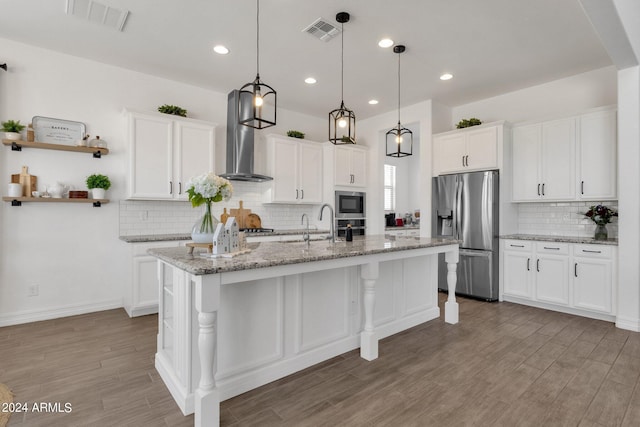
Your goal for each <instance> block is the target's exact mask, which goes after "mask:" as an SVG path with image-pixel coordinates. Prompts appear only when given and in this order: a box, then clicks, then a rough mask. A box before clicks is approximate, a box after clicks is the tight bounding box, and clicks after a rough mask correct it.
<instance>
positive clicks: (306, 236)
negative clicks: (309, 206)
mask: <svg viewBox="0 0 640 427" xmlns="http://www.w3.org/2000/svg"><path fill="white" fill-rule="evenodd" d="M305 218H306V219H307V231H306V233H302V240H304V241H305V242H307V248H308V247H309V245H310V244H311V235H310V234H309V216H308V215H307V214H306V213H303V214H302V222H301V223H302V225H304V220H305Z"/></svg>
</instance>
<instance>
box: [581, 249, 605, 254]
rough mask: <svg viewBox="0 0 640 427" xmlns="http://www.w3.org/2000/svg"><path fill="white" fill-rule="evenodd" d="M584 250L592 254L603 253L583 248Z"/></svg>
mask: <svg viewBox="0 0 640 427" xmlns="http://www.w3.org/2000/svg"><path fill="white" fill-rule="evenodd" d="M582 252H587V253H590V254H601V253H602V251H590V250H588V249H583V250H582Z"/></svg>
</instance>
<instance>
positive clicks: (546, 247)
mask: <svg viewBox="0 0 640 427" xmlns="http://www.w3.org/2000/svg"><path fill="white" fill-rule="evenodd" d="M544 248H545V249H553V250H554V251H559V250H560V248H550V247H548V246H545V247H544Z"/></svg>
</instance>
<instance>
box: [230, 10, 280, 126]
mask: <svg viewBox="0 0 640 427" xmlns="http://www.w3.org/2000/svg"><path fill="white" fill-rule="evenodd" d="M256 70H257V71H256V78H255V80H254V81H252V82H251V83H247V84H246V85H244V86H242V88H240V96H239V97H238V122H239V123H240V124H241V125H245V126H249V127H252V128H255V129H264V128H268V127H271V126H275V124H276V105H277V94H276V91H275V90H274V89H273V88H272V87H271V86H269V85H268V84H265V83H263V82H262V81H261V80H260V0H256ZM248 100H251V102H249V101H248Z"/></svg>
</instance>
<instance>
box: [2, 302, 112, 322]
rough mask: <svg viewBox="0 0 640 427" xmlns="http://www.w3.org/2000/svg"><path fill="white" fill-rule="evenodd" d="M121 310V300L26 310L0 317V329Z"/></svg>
mask: <svg viewBox="0 0 640 427" xmlns="http://www.w3.org/2000/svg"><path fill="white" fill-rule="evenodd" d="M115 308H122V299H117V300H111V301H103V302H100V303H94V304H81V305H71V306H66V307H57V308H49V309H46V310H27V311H18V312H15V313H8V314H2V315H0V327H3V326H12V325H20V324H22V323H31V322H40V321H42V320H51V319H58V318H60V317H68V316H77V315H79V314H86V313H93V312H95V311H104V310H113V309H115Z"/></svg>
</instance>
